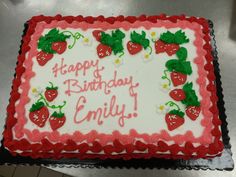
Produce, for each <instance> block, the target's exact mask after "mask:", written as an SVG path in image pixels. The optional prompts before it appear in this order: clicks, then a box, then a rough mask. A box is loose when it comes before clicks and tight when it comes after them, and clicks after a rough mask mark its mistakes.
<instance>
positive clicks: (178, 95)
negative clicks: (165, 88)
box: [169, 89, 185, 101]
mask: <svg viewBox="0 0 236 177" xmlns="http://www.w3.org/2000/svg"><path fill="white" fill-rule="evenodd" d="M169 95H170V97H171V98H172V99H174V100H175V101H181V100H184V99H185V93H184V91H183V90H182V89H174V90H172V91H170V93H169Z"/></svg>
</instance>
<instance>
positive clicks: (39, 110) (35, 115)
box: [29, 102, 49, 127]
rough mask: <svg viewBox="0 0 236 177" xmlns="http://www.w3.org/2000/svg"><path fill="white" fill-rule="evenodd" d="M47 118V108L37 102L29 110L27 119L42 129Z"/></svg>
mask: <svg viewBox="0 0 236 177" xmlns="http://www.w3.org/2000/svg"><path fill="white" fill-rule="evenodd" d="M48 117H49V111H48V108H47V107H46V106H45V105H44V103H43V102H37V103H35V104H33V105H32V107H31V108H30V113H29V118H30V120H31V121H32V122H33V123H34V124H36V125H37V126H39V127H43V126H44V125H45V123H46V121H47V119H48Z"/></svg>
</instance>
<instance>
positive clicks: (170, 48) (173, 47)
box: [165, 44, 179, 56]
mask: <svg viewBox="0 0 236 177" xmlns="http://www.w3.org/2000/svg"><path fill="white" fill-rule="evenodd" d="M165 48H166V53H167V54H168V55H169V56H171V55H173V54H175V53H176V52H177V51H178V50H179V45H177V44H166V45H165Z"/></svg>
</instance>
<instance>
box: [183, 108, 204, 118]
mask: <svg viewBox="0 0 236 177" xmlns="http://www.w3.org/2000/svg"><path fill="white" fill-rule="evenodd" d="M200 112H201V108H200V107H199V106H188V107H187V108H186V110H185V113H186V114H187V116H188V117H189V118H190V119H192V120H196V119H197V118H198V116H199V114H200Z"/></svg>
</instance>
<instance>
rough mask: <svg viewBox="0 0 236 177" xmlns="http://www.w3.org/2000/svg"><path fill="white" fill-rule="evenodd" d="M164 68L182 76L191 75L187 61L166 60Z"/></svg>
mask: <svg viewBox="0 0 236 177" xmlns="http://www.w3.org/2000/svg"><path fill="white" fill-rule="evenodd" d="M166 68H167V69H168V71H170V72H171V71H176V72H180V73H183V74H187V75H190V74H192V68H191V64H190V62H189V61H182V60H177V59H172V60H168V61H167V62H166Z"/></svg>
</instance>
